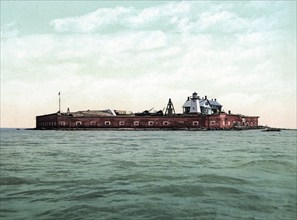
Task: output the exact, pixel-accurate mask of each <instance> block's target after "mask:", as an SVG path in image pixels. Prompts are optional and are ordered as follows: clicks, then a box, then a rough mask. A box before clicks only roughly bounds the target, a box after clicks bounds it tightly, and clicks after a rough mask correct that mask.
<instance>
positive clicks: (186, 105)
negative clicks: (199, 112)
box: [182, 99, 191, 108]
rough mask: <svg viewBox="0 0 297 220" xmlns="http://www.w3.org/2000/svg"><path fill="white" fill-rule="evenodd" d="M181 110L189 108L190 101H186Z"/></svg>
mask: <svg viewBox="0 0 297 220" xmlns="http://www.w3.org/2000/svg"><path fill="white" fill-rule="evenodd" d="M182 107H183V108H187V107H191V99H189V100H187V101H186V102H185V104H183V106H182Z"/></svg>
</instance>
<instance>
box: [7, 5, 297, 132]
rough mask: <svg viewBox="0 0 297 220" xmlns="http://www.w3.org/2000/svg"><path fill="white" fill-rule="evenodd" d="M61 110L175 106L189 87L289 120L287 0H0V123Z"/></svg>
mask: <svg viewBox="0 0 297 220" xmlns="http://www.w3.org/2000/svg"><path fill="white" fill-rule="evenodd" d="M59 91H61V98H62V110H63V111H66V109H67V107H69V108H70V110H71V111H77V110H86V109H107V108H114V109H126V110H131V111H134V112H137V111H142V110H145V109H150V108H152V107H155V109H156V110H159V109H163V108H164V107H165V106H166V104H167V101H168V98H171V99H172V101H173V104H174V106H175V109H176V111H177V112H181V111H182V108H181V105H182V104H183V103H184V101H185V100H186V97H187V96H189V95H191V93H192V92H194V91H196V92H198V95H200V96H204V95H208V97H209V98H217V100H218V101H219V102H220V103H221V104H222V105H223V109H224V110H225V111H228V110H231V111H232V112H233V113H241V114H246V115H259V116H260V124H262V125H266V124H267V125H270V126H278V127H290V128H296V1H242V2H240V1H184V2H181V1H175V2H174V1H170V2H166V1H143V2H142V1H127V2H125V1H112V2H108V1H106V2H104V1H73V2H72V1H2V0H1V127H34V126H35V116H36V115H41V114H45V113H52V112H56V111H58V92H59Z"/></svg>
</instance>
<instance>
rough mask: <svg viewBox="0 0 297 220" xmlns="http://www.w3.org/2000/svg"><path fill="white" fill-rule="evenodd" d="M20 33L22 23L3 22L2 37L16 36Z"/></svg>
mask: <svg viewBox="0 0 297 220" xmlns="http://www.w3.org/2000/svg"><path fill="white" fill-rule="evenodd" d="M19 33H20V25H19V24H18V23H16V22H11V23H8V24H3V25H2V24H1V38H11V37H16V36H18V35H19Z"/></svg>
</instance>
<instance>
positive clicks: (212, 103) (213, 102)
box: [208, 99, 222, 106]
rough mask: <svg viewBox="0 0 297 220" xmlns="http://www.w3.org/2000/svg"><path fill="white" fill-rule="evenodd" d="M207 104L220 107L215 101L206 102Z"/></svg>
mask: <svg viewBox="0 0 297 220" xmlns="http://www.w3.org/2000/svg"><path fill="white" fill-rule="evenodd" d="M208 102H209V104H210V105H212V106H222V105H221V104H220V103H218V102H217V100H213V99H212V100H208Z"/></svg>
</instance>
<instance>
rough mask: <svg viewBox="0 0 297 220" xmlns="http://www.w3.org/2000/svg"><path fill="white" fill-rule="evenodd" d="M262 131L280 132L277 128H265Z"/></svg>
mask: <svg viewBox="0 0 297 220" xmlns="http://www.w3.org/2000/svg"><path fill="white" fill-rule="evenodd" d="M262 131H281V129H279V128H265V129H264V130H262Z"/></svg>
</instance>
